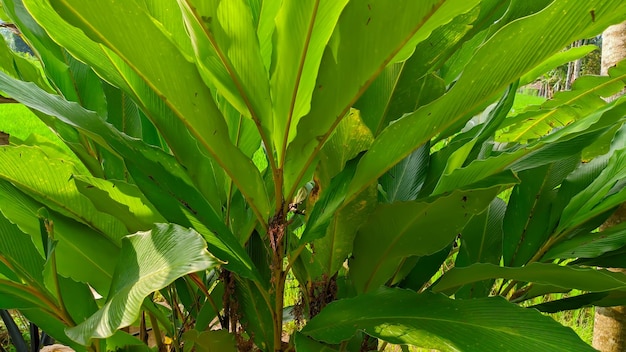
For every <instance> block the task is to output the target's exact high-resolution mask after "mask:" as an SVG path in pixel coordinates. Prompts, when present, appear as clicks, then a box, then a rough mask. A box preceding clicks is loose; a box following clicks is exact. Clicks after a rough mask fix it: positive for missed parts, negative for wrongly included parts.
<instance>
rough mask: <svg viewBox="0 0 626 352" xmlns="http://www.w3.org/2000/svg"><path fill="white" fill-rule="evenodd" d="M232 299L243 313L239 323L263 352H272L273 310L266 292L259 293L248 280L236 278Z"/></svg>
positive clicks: (257, 288)
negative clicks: (233, 298)
mask: <svg viewBox="0 0 626 352" xmlns="http://www.w3.org/2000/svg"><path fill="white" fill-rule="evenodd" d="M231 296H232V293H231ZM233 297H235V299H236V300H237V304H238V305H239V309H240V310H241V312H243V314H242V321H241V322H242V323H243V325H244V326H245V329H246V331H247V332H248V334H249V335H250V336H252V338H253V340H254V342H255V344H256V345H257V346H259V348H260V349H261V350H263V351H273V350H274V348H273V345H274V338H273V336H274V324H273V309H272V306H271V305H270V302H269V301H268V300H267V297H268V295H267V292H261V291H260V290H259V287H257V286H255V285H254V284H253V283H252V282H251V281H250V280H241V279H239V278H237V281H236V285H235V292H234V296H233Z"/></svg>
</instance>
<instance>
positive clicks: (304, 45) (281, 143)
mask: <svg viewBox="0 0 626 352" xmlns="http://www.w3.org/2000/svg"><path fill="white" fill-rule="evenodd" d="M347 3H348V1H347V0H306V1H302V0H291V1H283V3H282V6H281V7H280V10H279V11H278V13H277V15H276V19H275V22H276V28H275V30H274V38H273V39H274V40H273V49H274V58H273V60H272V69H271V83H270V88H271V93H272V103H273V110H274V111H273V112H274V118H273V122H274V125H273V131H274V135H273V137H274V145H275V146H276V151H277V158H278V159H279V160H281V158H283V157H284V153H285V151H286V149H287V145H288V143H289V142H290V141H292V140H293V139H294V137H295V132H296V126H298V122H299V121H300V118H302V116H304V115H306V114H307V113H308V112H309V110H310V104H311V96H312V95H313V91H314V89H315V79H316V78H317V73H318V70H319V67H320V62H321V60H322V54H323V53H324V49H325V48H326V45H327V44H328V41H329V39H330V36H331V34H332V33H333V30H334V29H335V26H336V24H337V20H338V18H339V15H340V14H341V12H342V10H343V8H344V7H345V6H346V4H347Z"/></svg>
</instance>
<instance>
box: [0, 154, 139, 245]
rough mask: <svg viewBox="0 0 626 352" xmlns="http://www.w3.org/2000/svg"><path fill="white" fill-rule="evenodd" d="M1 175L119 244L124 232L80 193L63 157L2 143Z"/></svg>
mask: <svg viewBox="0 0 626 352" xmlns="http://www.w3.org/2000/svg"><path fill="white" fill-rule="evenodd" d="M0 163H2V164H3V165H5V167H4V168H3V169H2V170H0V178H3V179H5V180H7V181H9V182H11V183H13V184H14V185H16V186H17V187H18V188H20V189H21V190H22V191H24V192H26V193H28V194H29V195H30V196H32V197H34V198H35V199H37V200H38V201H40V202H42V203H45V204H47V205H48V206H49V207H50V208H51V209H53V210H55V211H58V212H59V213H61V214H63V215H66V216H69V217H72V218H75V219H77V220H78V221H80V222H82V223H84V224H85V225H88V226H89V227H91V228H93V229H95V230H97V231H99V232H100V233H101V234H102V235H103V236H106V237H107V238H108V239H109V240H110V241H112V242H113V243H116V244H118V245H119V244H120V241H121V238H122V236H124V235H125V234H126V233H127V232H126V229H125V227H124V225H123V224H122V223H121V222H120V221H119V220H117V219H115V218H114V217H112V216H110V215H107V214H106V213H103V212H101V211H98V210H97V209H96V208H95V206H94V205H93V204H92V203H91V202H90V201H89V199H87V198H86V197H85V196H83V195H82V194H80V192H79V191H78V189H77V188H76V185H75V184H74V182H73V181H72V180H71V178H72V175H73V174H74V173H75V172H76V169H75V168H74V166H73V165H72V163H71V162H69V161H66V160H62V159H61V160H58V159H57V160H54V159H49V158H48V157H47V156H46V155H45V154H44V153H43V152H42V151H41V150H40V149H38V148H36V147H26V146H20V147H9V146H6V147H3V148H2V149H0Z"/></svg>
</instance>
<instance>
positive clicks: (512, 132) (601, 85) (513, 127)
mask: <svg viewBox="0 0 626 352" xmlns="http://www.w3.org/2000/svg"><path fill="white" fill-rule="evenodd" d="M609 75H610V76H583V77H581V78H579V79H577V80H576V81H575V82H574V84H573V85H572V90H569V91H563V92H558V93H556V94H555V95H554V98H553V99H550V100H548V101H546V102H545V103H543V104H541V105H540V106H535V107H532V108H529V109H528V111H526V112H523V113H520V114H518V115H516V116H514V117H512V118H509V119H508V121H507V123H506V124H505V126H508V128H506V130H505V132H504V133H502V134H501V135H500V136H498V140H502V141H524V140H529V139H536V138H538V137H541V136H544V135H546V134H548V132H550V131H552V130H553V129H555V128H560V127H563V126H565V125H568V124H570V123H571V122H572V121H575V120H578V119H580V118H584V117H585V116H587V115H588V114H589V113H590V112H593V111H594V110H596V109H598V108H600V107H601V106H603V105H604V104H606V102H605V101H604V100H603V99H602V98H603V97H610V96H612V95H614V94H616V93H618V92H619V91H620V90H621V89H622V88H623V87H624V80H626V62H624V63H621V64H619V65H617V66H616V67H613V68H612V69H611V70H609Z"/></svg>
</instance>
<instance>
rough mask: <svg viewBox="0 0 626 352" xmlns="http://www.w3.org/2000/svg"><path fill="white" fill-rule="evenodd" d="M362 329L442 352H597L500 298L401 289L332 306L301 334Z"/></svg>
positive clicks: (332, 335) (332, 339)
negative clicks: (468, 297)
mask: <svg viewBox="0 0 626 352" xmlns="http://www.w3.org/2000/svg"><path fill="white" fill-rule="evenodd" d="M363 312H368V314H367V315H365V314H363ZM357 330H362V331H364V332H365V333H367V334H368V335H371V336H374V337H377V338H380V339H382V340H385V341H388V342H391V343H395V344H408V345H414V346H419V347H423V348H433V349H437V350H440V351H465V352H472V351H476V352H483V351H502V350H506V351H519V352H522V351H532V350H537V351H563V352H566V351H567V352H570V351H593V348H591V347H590V346H588V345H587V344H585V342H583V341H582V340H581V339H580V338H579V337H578V336H577V335H576V333H574V331H573V330H571V329H569V328H565V327H563V326H561V325H560V324H559V323H557V322H555V321H554V320H553V319H552V318H550V317H547V316H543V315H541V314H540V313H539V312H537V311H535V310H531V309H525V308H520V307H518V306H516V305H514V304H511V303H508V302H506V301H505V300H504V299H502V298H500V297H497V298H483V299H475V300H452V299H448V298H446V297H444V296H440V295H434V294H416V293H415V292H412V291H409V290H402V289H380V290H377V291H375V292H372V293H369V294H364V295H360V296H358V297H356V298H351V299H344V300H340V301H337V302H333V303H331V304H329V305H328V306H327V307H326V309H324V310H322V312H321V313H320V314H319V315H317V316H316V317H315V318H313V319H312V320H311V321H310V322H309V323H308V324H307V325H306V326H305V327H304V329H302V333H303V334H305V335H308V336H310V337H313V338H314V339H317V340H322V341H326V342H329V343H339V342H341V341H345V340H347V339H349V338H350V337H351V336H352V335H353V334H354V333H355V332H356V331H357Z"/></svg>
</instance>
